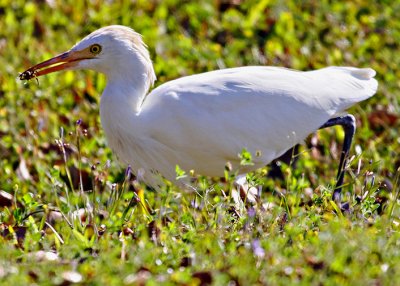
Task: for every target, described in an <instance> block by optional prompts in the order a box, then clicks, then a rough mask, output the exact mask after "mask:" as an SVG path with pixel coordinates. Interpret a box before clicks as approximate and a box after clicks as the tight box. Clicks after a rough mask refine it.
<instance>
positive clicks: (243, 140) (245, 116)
mask: <svg viewBox="0 0 400 286" xmlns="http://www.w3.org/2000/svg"><path fill="white" fill-rule="evenodd" d="M373 75H374V73H373V70H371V69H355V68H337V67H330V68H325V69H321V70H317V71H311V72H299V71H294V70H289V69H284V68H275V67H243V68H234V69H226V70H219V71H214V72H209V73H204V74H199V75H194V76H188V77H184V78H180V79H178V80H174V81H171V82H168V83H166V84H164V85H161V86H160V87H158V88H156V89H155V90H153V92H151V93H150V94H149V95H148V97H147V99H146V101H145V103H144V104H143V107H142V111H141V116H142V118H143V120H144V124H146V125H147V126H148V128H149V135H150V137H151V138H153V139H154V140H155V141H156V142H159V143H160V144H162V145H164V146H166V147H167V148H168V149H169V150H170V153H171V154H170V156H175V158H176V159H175V160H176V161H179V162H177V164H179V165H181V166H182V167H185V168H187V169H190V168H195V167H197V168H198V169H199V168H200V169H201V170H198V171H199V172H200V173H202V174H206V175H217V174H214V173H216V169H217V168H219V169H220V172H219V173H218V174H221V172H222V171H223V164H224V163H222V165H221V162H227V161H231V162H232V161H237V160H238V156H237V154H238V153H240V151H241V150H242V149H243V148H246V149H247V150H248V151H250V152H251V153H253V155H254V154H256V153H257V154H259V156H258V157H257V158H254V159H255V161H256V163H257V164H256V167H259V166H260V165H262V164H266V163H268V162H269V161H271V160H272V159H274V158H276V157H277V156H279V155H281V154H282V153H283V152H285V151H286V150H287V149H289V148H290V147H291V146H293V145H295V144H296V143H299V142H301V141H303V140H304V139H305V138H306V136H308V135H309V134H310V133H311V132H313V131H315V130H316V129H318V127H319V126H321V125H322V124H323V123H325V122H326V121H327V120H328V119H329V118H330V117H332V116H334V115H335V114H337V113H339V112H342V111H343V110H344V109H346V108H348V107H349V106H351V105H352V104H354V103H356V102H358V101H361V100H363V99H366V98H368V97H370V96H372V95H373V94H374V93H375V91H376V88H377V83H376V81H375V80H374V79H372V76H373ZM170 159H171V160H172V157H171V158H170ZM199 162H204V164H203V166H200V164H199ZM214 169H215V170H214Z"/></svg>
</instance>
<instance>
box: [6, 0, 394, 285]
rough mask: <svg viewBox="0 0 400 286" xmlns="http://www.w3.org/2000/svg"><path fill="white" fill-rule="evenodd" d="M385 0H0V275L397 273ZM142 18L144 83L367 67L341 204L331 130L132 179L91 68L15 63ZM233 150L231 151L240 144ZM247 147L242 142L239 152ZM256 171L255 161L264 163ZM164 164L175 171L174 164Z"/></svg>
mask: <svg viewBox="0 0 400 286" xmlns="http://www.w3.org/2000/svg"><path fill="white" fill-rule="evenodd" d="M399 13H400V2H399V1H367V0H357V1H327V0H322V1H312V0H307V1H264V0H260V1H253V0H248V1H241V0H227V1H222V0H214V1H177V0H166V1H155V0H153V1H149V0H138V1H125V0H122V1H105V2H103V1H96V0H93V1H71V0H67V1H22V0H13V1H9V0H2V1H0V86H1V88H0V190H1V192H0V233H1V235H0V243H1V244H0V284H3V285H28V284H29V285H34V284H40V285H52V284H56V285H57V284H58V285H69V284H74V283H81V284H85V285H121V284H126V285H130V284H132V285H159V284H166V285H173V284H179V285H209V284H214V285H228V284H229V285H252V284H258V285H282V284H284V285H285V284H286V285H289V284H302V285H338V284H339V285H391V284H393V283H394V281H395V279H398V278H395V277H400V233H399V231H400V206H399V192H400V188H399V177H400V170H399V167H400V157H399V150H400V146H399V144H400V140H399V137H400V136H399V130H400V125H399V119H398V114H399V111H400V107H399V104H400V92H399V83H398V77H399V76H400V71H399V68H398V67H399V66H400V57H399V56H398V51H399V50H400V49H399V48H400V47H399V43H400V21H399V20H398V15H399ZM110 24H122V25H127V26H130V27H132V28H134V29H135V30H136V31H138V32H139V33H141V34H143V36H144V39H145V41H146V42H147V44H148V46H149V49H150V51H151V54H152V58H153V61H154V65H155V70H156V73H157V76H158V81H157V84H161V83H163V82H166V81H168V80H171V79H174V78H177V77H181V76H184V75H189V74H194V73H199V72H204V71H208V70H213V69H218V68H224V67H235V66H243V65H275V66H286V67H290V68H295V69H301V70H309V69H316V68H321V67H325V66H328V65H343V66H359V67H367V66H369V67H372V68H374V69H375V70H376V71H377V79H378V80H379V82H380V88H379V91H378V93H377V95H376V96H375V97H374V98H372V99H370V100H368V101H366V102H363V103H361V104H359V105H358V106H356V107H354V108H353V109H352V110H351V111H350V112H351V113H353V114H355V116H356V118H357V121H358V130H357V133H356V138H355V142H354V144H353V148H352V152H351V153H352V154H354V157H352V160H351V162H350V164H349V166H347V171H348V172H347V174H346V178H345V181H346V182H347V183H348V185H347V186H346V187H345V188H344V200H345V201H348V202H349V203H350V211H349V212H345V213H342V212H341V211H340V210H339V209H338V208H337V206H336V205H335V204H334V203H333V202H332V201H331V199H330V198H331V193H332V188H333V187H332V186H333V185H334V183H335V176H336V174H335V172H336V167H337V164H338V157H339V156H338V154H339V152H340V142H341V140H342V138H343V132H342V130H341V129H340V128H334V129H330V130H324V131H320V132H318V133H317V134H314V135H312V136H311V137H310V138H309V139H308V140H307V142H306V144H305V145H304V146H301V147H300V151H299V154H297V155H294V156H291V160H286V161H284V162H279V163H275V164H273V165H271V166H267V167H265V168H264V169H262V170H259V171H258V172H256V173H254V174H250V175H249V176H248V179H249V182H250V184H251V185H254V186H255V188H256V189H257V190H261V196H260V197H259V198H257V199H256V200H255V201H253V202H251V199H250V198H247V197H246V195H244V196H243V194H242V196H239V195H238V194H237V192H235V188H234V187H232V177H233V174H231V173H230V172H229V170H227V174H226V178H224V179H222V180H220V179H207V178H198V179H197V181H196V183H195V185H196V186H197V191H196V192H188V191H182V190H180V189H178V188H177V187H175V186H172V185H170V184H168V185H167V186H166V187H165V189H164V190H163V191H162V192H155V191H153V190H150V189H149V188H146V186H142V185H140V184H139V183H137V181H136V180H135V178H134V177H133V176H131V174H130V171H129V169H128V170H126V166H122V165H121V164H119V163H118V162H117V160H116V158H115V157H114V156H113V155H112V153H111V151H110V150H109V149H108V147H107V144H106V141H105V137H104V134H103V131H102V129H101V125H100V121H99V116H98V102H99V94H100V93H101V91H102V90H103V88H104V86H105V78H104V76H102V75H99V74H95V73H93V72H64V73H58V74H52V75H48V76H45V77H42V78H40V81H39V82H36V81H35V80H32V81H30V82H29V83H23V82H21V81H19V80H17V79H16V78H17V76H18V73H19V72H22V71H23V70H25V69H26V68H28V67H29V66H30V65H32V64H34V63H38V62H40V61H42V60H45V59H48V58H50V57H51V56H54V55H55V54H57V53H61V52H63V51H65V50H67V49H69V48H70V47H71V45H72V44H74V43H75V42H76V41H78V40H80V39H81V38H82V37H83V36H85V35H86V34H88V33H89V32H91V31H93V30H95V29H97V28H99V27H102V26H105V25H110ZM238 156H239V154H238ZM240 156H241V158H242V160H243V161H244V163H251V156H250V157H249V154H246V153H245V152H244V153H243V154H241V155H240ZM268 173H269V174H270V176H266V174H268ZM177 175H178V176H184V175H187V174H184V173H183V172H182V170H180V169H179V168H177Z"/></svg>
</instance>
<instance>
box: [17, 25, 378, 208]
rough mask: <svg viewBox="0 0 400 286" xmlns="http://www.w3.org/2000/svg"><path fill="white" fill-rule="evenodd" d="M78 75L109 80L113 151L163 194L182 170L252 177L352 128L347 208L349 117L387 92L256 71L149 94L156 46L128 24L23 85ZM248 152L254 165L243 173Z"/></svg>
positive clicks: (369, 84) (339, 70) (106, 112)
mask: <svg viewBox="0 0 400 286" xmlns="http://www.w3.org/2000/svg"><path fill="white" fill-rule="evenodd" d="M68 69H92V70H95V71H98V72H101V73H103V74H105V75H106V77H107V86H106V88H105V90H104V92H103V94H102V96H101V100H100V116H101V123H102V126H103V128H104V131H105V134H106V137H107V140H108V144H109V145H110V147H111V148H112V149H113V151H114V152H115V153H116V154H117V156H118V157H119V159H120V160H122V161H123V162H125V163H126V164H130V165H131V167H132V171H133V172H134V173H135V174H137V173H138V172H139V170H143V173H142V175H143V180H144V181H145V183H147V184H149V185H151V186H153V187H157V186H156V185H157V184H158V180H157V179H156V177H157V175H156V174H155V173H160V174H162V175H163V176H164V177H165V178H166V179H168V180H170V181H172V182H174V181H175V179H176V169H175V167H176V165H178V166H179V167H180V168H181V169H183V170H185V171H189V170H194V171H195V173H197V174H201V175H206V176H212V177H218V176H223V175H224V167H225V166H226V164H227V162H230V163H231V164H232V166H233V168H234V169H235V170H238V173H239V174H243V173H246V172H249V171H252V170H255V169H257V168H260V167H263V166H265V165H266V164H268V163H269V162H270V161H271V160H273V159H275V158H277V157H279V156H280V155H282V154H283V153H284V152H285V151H287V150H288V149H290V148H291V147H292V146H294V145H295V144H297V143H301V142H303V140H304V139H305V138H306V137H307V136H308V135H309V134H310V133H312V132H315V131H316V130H317V129H319V128H325V127H329V126H333V125H342V126H343V127H344V128H345V142H344V146H343V152H342V156H341V160H340V164H339V170H338V178H337V185H336V189H335V191H334V199H335V200H336V201H339V202H340V192H341V186H342V184H343V175H344V170H343V169H344V164H345V161H346V158H347V156H348V152H349V149H350V145H351V141H352V137H353V135H354V132H355V120H354V117H353V116H352V115H346V114H344V115H343V114H342V112H343V111H344V110H346V109H347V108H349V107H350V106H352V105H354V104H355V103H357V102H360V101H362V100H365V99H367V98H369V97H371V96H372V95H374V94H375V92H376V90H377V87H378V83H377V81H376V80H375V79H373V77H374V76H375V71H374V70H373V69H370V68H363V69H359V68H354V67H327V68H324V69H320V70H315V71H307V72H301V71H295V70H290V69H286V68H280V67H268V66H248V67H239V68H230V69H222V70H216V71H211V72H207V73H202V74H197V75H192V76H186V77H182V78H179V79H176V80H173V81H170V82H167V83H165V84H163V85H161V86H159V87H157V88H155V89H154V90H153V91H151V92H150V93H149V89H150V88H151V87H152V85H153V83H154V81H155V80H156V75H155V73H154V69H153V65H152V62H151V59H150V56H149V52H148V50H147V47H146V45H145V44H144V42H143V40H142V37H141V35H140V34H138V33H136V32H135V31H134V30H132V29H131V28H128V27H124V26H118V25H114V26H108V27H103V28H101V29H99V30H97V31H94V32H93V33H91V34H89V35H88V36H86V37H85V38H84V39H83V40H81V41H80V42H78V43H77V44H76V45H75V46H73V47H72V48H71V49H70V50H69V51H67V52H65V53H63V54H61V55H59V56H56V57H54V58H52V59H50V60H47V61H44V62H42V63H40V64H37V65H35V66H33V67H31V68H29V69H28V70H26V71H25V72H23V73H21V74H20V79H21V80H23V79H31V78H33V77H36V76H41V75H45V74H48V73H51V72H54V71H60V70H68ZM244 148H245V149H246V150H247V151H248V152H250V153H251V154H252V155H253V163H254V165H251V166H249V165H247V166H241V165H240V159H239V156H238V154H240V153H241V151H242V150H243V149H244Z"/></svg>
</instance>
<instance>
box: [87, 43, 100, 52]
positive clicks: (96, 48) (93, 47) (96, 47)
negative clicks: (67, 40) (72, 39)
mask: <svg viewBox="0 0 400 286" xmlns="http://www.w3.org/2000/svg"><path fill="white" fill-rule="evenodd" d="M89 51H90V52H91V53H92V54H98V53H100V52H101V46H100V45H99V44H94V45H91V46H90V48H89Z"/></svg>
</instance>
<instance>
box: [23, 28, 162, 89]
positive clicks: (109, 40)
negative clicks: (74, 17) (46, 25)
mask: <svg viewBox="0 0 400 286" xmlns="http://www.w3.org/2000/svg"><path fill="white" fill-rule="evenodd" d="M71 69H92V70H95V71H98V72H101V73H104V74H106V75H107V76H108V77H113V76H114V75H117V76H120V74H125V77H127V76H132V73H137V74H138V75H140V76H143V77H145V78H146V81H147V82H148V87H149V86H151V85H152V84H153V83H154V81H155V79H156V77H155V74H154V69H153V65H152V62H151V60H150V55H149V52H148V50H147V47H146V45H145V44H144V42H143V40H142V37H141V35H140V34H138V33H136V32H135V31H134V30H132V29H131V28H128V27H125V26H119V25H113V26H107V27H103V28H101V29H98V30H96V31H94V32H93V33H91V34H89V35H88V36H86V37H85V38H83V39H82V40H81V41H80V42H78V43H77V44H76V45H75V46H73V47H72V48H71V49H70V50H69V51H67V52H65V53H62V54H60V55H58V56H56V57H54V58H51V59H49V60H47V61H44V62H42V63H39V64H37V65H35V66H32V67H31V68H29V69H28V70H26V71H25V72H23V73H21V74H20V79H21V80H25V79H31V78H33V77H38V76H42V75H45V74H49V73H52V72H56V71H61V70H71ZM127 73H129V74H127Z"/></svg>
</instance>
